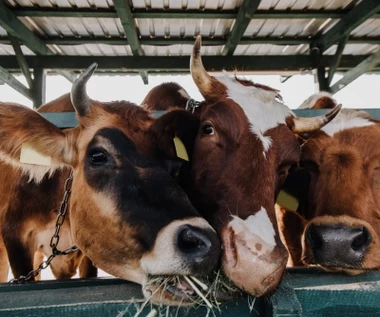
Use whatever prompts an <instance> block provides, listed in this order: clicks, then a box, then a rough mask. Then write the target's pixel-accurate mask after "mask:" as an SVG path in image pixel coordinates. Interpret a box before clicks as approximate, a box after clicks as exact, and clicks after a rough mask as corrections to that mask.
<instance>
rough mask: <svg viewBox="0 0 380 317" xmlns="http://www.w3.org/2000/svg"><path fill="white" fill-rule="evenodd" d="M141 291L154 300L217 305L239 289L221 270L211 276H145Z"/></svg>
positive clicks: (165, 302)
mask: <svg viewBox="0 0 380 317" xmlns="http://www.w3.org/2000/svg"><path fill="white" fill-rule="evenodd" d="M143 293H144V295H145V297H146V298H147V300H149V301H150V302H152V303H153V304H165V305H179V306H206V307H207V308H209V309H213V308H218V307H219V306H220V305H221V304H222V303H223V302H226V301H228V300H231V299H233V298H237V297H240V296H241V295H242V292H241V291H240V290H239V289H238V288H237V287H236V286H234V285H233V284H232V283H231V282H230V281H229V280H228V278H227V277H225V276H224V274H222V273H221V272H220V271H219V272H216V273H215V276H214V277H213V278H210V277H195V276H192V275H176V276H160V275H159V276H148V277H147V280H146V282H145V283H144V285H143Z"/></svg>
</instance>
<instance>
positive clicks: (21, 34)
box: [0, 1, 74, 81]
mask: <svg viewBox="0 0 380 317" xmlns="http://www.w3.org/2000/svg"><path fill="white" fill-rule="evenodd" d="M0 26H1V27H3V28H4V29H5V30H6V31H7V32H8V34H10V35H11V36H13V37H14V38H16V39H18V40H19V41H20V42H21V43H23V44H25V45H26V46H27V47H28V48H29V49H30V50H31V51H33V52H34V53H36V54H38V55H54V53H53V52H52V51H51V50H50V49H49V48H48V47H47V46H46V45H45V43H44V42H43V41H42V40H40V39H39V38H38V37H37V36H36V35H35V34H34V33H33V32H32V31H30V30H29V29H28V28H27V27H26V26H25V25H24V24H23V23H22V22H21V21H20V20H19V19H18V18H17V17H16V16H15V15H14V14H13V13H12V11H11V10H10V9H9V8H8V7H7V6H6V5H5V3H4V2H3V1H0ZM60 74H61V75H62V76H64V77H65V78H67V79H68V80H70V81H71V80H73V78H74V75H73V74H70V73H69V72H67V71H60Z"/></svg>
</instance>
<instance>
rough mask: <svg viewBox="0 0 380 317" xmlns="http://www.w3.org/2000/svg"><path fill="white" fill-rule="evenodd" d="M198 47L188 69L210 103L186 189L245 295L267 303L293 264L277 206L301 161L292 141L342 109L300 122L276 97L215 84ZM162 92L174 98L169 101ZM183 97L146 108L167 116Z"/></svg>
mask: <svg viewBox="0 0 380 317" xmlns="http://www.w3.org/2000/svg"><path fill="white" fill-rule="evenodd" d="M200 47H201V43H200V37H198V38H197V40H196V42H195V45H194V49H193V54H192V58H191V64H190V68H191V74H192V77H193V79H194V82H195V84H196V85H197V87H198V88H199V90H200V92H201V93H202V95H203V97H204V98H205V101H204V102H202V103H200V105H199V107H197V108H195V114H194V117H195V118H196V119H197V124H198V127H199V128H198V129H197V132H196V133H195V134H194V140H191V141H190V142H188V143H187V144H186V143H185V145H187V149H188V152H189V156H190V166H187V168H189V173H188V174H187V173H186V170H185V169H183V170H182V172H181V175H180V182H181V185H182V186H183V188H185V190H186V192H187V193H188V195H189V197H190V200H191V201H192V203H193V204H194V205H195V206H196V207H197V209H198V210H199V211H200V213H201V214H202V215H203V216H204V217H205V218H206V219H207V220H208V221H209V222H210V223H211V225H212V226H213V227H214V228H215V229H216V230H217V231H218V233H219V234H220V236H221V238H222V242H223V268H224V271H225V273H226V274H227V276H228V277H229V278H230V279H231V280H232V282H233V283H234V284H235V285H237V286H238V287H239V288H241V289H243V290H245V291H247V292H248V293H250V294H252V295H254V296H262V295H264V294H267V293H268V292H270V291H272V290H273V289H274V288H275V287H276V286H277V285H278V283H279V281H280V279H281V277H282V274H283V271H284V269H285V265H286V262H287V252H286V249H285V248H284V246H283V244H282V243H281V241H280V238H279V236H278V229H277V223H276V218H275V212H274V200H275V197H276V196H277V193H278V191H279V188H280V187H281V185H282V183H283V181H284V179H285V178H286V175H287V172H288V169H289V167H290V166H291V165H293V164H294V163H296V162H297V161H298V160H299V155H300V153H299V151H300V148H299V143H298V141H297V139H296V137H295V136H294V133H300V132H311V131H314V130H316V129H318V128H320V127H321V126H323V125H324V124H326V122H328V121H329V120H331V119H332V118H333V117H334V115H335V114H336V113H337V111H338V109H336V110H334V111H332V113H331V114H330V115H328V116H323V117H317V118H308V119H301V118H296V117H295V116H294V114H293V113H292V111H291V110H290V109H289V108H288V107H286V106H285V105H284V104H283V103H281V101H280V96H279V94H278V91H276V90H274V89H271V88H269V87H267V86H262V85H258V84H253V83H252V82H250V81H247V80H241V79H238V78H236V77H230V76H228V75H225V76H223V77H221V78H216V77H213V76H210V75H209V74H208V73H207V72H206V70H205V69H204V67H203V65H202V60H201V56H200ZM163 89H165V90H166V91H173V94H172V95H171V96H169V100H168V101H166V100H164V98H165V96H164V94H163V93H161V91H162V90H163ZM176 90H177V93H176ZM157 92H160V94H157ZM157 95H160V96H161V98H155V97H156V96H157ZM181 96H184V91H183V90H181V89H179V88H178V87H176V86H170V87H169V86H168V85H167V84H164V85H161V86H159V89H158V90H155V91H153V92H152V94H148V96H147V97H146V98H145V100H144V101H143V106H144V107H147V108H148V109H151V110H163V109H165V106H161V105H166V106H168V107H171V106H174V105H175V102H180V100H181ZM170 100H171V101H170ZM176 100H177V101H176ZM155 103H158V104H159V106H157V107H156V106H155ZM186 103H187V101H186ZM187 104H188V103H187ZM178 106H179V107H182V108H183V106H184V104H183V103H182V104H178ZM178 112H182V113H186V111H183V110H173V111H171V112H169V115H170V113H172V114H173V115H174V114H176V113H178ZM169 115H167V119H168V120H167V121H166V123H165V122H164V121H162V123H163V124H165V126H167V127H169V126H171V124H172V123H171V122H170V120H169V119H170V116H169ZM185 141H186V140H185ZM185 168H186V166H185Z"/></svg>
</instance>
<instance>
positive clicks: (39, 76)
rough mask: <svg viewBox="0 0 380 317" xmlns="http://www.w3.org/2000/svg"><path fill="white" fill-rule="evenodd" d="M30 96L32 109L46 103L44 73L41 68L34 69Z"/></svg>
mask: <svg viewBox="0 0 380 317" xmlns="http://www.w3.org/2000/svg"><path fill="white" fill-rule="evenodd" d="M32 96H33V108H34V109H37V108H38V107H39V106H41V105H43V104H44V103H45V101H46V71H45V69H43V68H35V69H34V79H33V86H32Z"/></svg>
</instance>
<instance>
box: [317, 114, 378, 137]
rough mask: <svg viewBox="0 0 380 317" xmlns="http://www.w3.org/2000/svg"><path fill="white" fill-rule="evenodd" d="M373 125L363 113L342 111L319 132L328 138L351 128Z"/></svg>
mask: <svg viewBox="0 0 380 317" xmlns="http://www.w3.org/2000/svg"><path fill="white" fill-rule="evenodd" d="M373 124H375V123H374V122H372V121H371V120H369V116H368V114H367V113H366V112H364V111H358V110H351V109H342V110H341V111H340V112H339V113H338V115H337V116H336V117H335V118H334V120H332V121H331V122H329V123H328V124H326V125H325V126H324V127H323V128H322V129H321V130H322V131H324V132H325V133H327V134H328V135H329V136H333V135H334V134H335V133H337V132H340V131H343V130H348V129H352V128H359V127H367V126H370V125H373Z"/></svg>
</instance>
